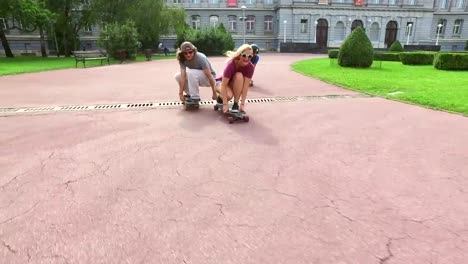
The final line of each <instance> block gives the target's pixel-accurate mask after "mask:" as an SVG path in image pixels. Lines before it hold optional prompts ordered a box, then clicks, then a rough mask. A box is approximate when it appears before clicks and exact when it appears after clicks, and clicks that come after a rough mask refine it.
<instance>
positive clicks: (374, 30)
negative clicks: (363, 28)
mask: <svg viewBox="0 0 468 264" xmlns="http://www.w3.org/2000/svg"><path fill="white" fill-rule="evenodd" d="M379 31H380V28H379V23H377V22H374V23H372V24H371V26H370V29H369V38H370V40H371V41H379Z"/></svg>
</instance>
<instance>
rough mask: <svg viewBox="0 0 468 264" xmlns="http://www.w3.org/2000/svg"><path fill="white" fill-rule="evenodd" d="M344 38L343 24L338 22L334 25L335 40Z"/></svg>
mask: <svg viewBox="0 0 468 264" xmlns="http://www.w3.org/2000/svg"><path fill="white" fill-rule="evenodd" d="M344 37H345V26H344V23H343V22H341V21H339V22H337V23H336V26H335V39H336V40H343V39H344Z"/></svg>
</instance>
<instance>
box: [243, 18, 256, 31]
mask: <svg viewBox="0 0 468 264" xmlns="http://www.w3.org/2000/svg"><path fill="white" fill-rule="evenodd" d="M245 22H246V23H247V24H246V27H247V29H246V30H248V31H254V30H255V16H247V21H245Z"/></svg>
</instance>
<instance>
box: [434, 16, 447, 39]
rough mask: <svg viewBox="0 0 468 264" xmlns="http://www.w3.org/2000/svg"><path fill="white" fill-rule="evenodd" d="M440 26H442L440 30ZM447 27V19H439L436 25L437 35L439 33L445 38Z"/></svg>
mask: <svg viewBox="0 0 468 264" xmlns="http://www.w3.org/2000/svg"><path fill="white" fill-rule="evenodd" d="M439 25H442V26H441V27H440V29H439ZM445 25H447V20H446V19H439V21H438V22H437V25H436V35H437V33H439V34H440V36H443V35H444V33H445Z"/></svg>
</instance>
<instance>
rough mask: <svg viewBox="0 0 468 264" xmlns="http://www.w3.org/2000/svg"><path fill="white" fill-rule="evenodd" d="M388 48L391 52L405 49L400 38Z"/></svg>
mask: <svg viewBox="0 0 468 264" xmlns="http://www.w3.org/2000/svg"><path fill="white" fill-rule="evenodd" d="M388 50H389V51H391V52H402V51H405V50H404V49H403V46H402V45H401V43H400V41H398V40H395V42H393V43H392V45H391V46H390V48H389V49H388Z"/></svg>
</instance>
